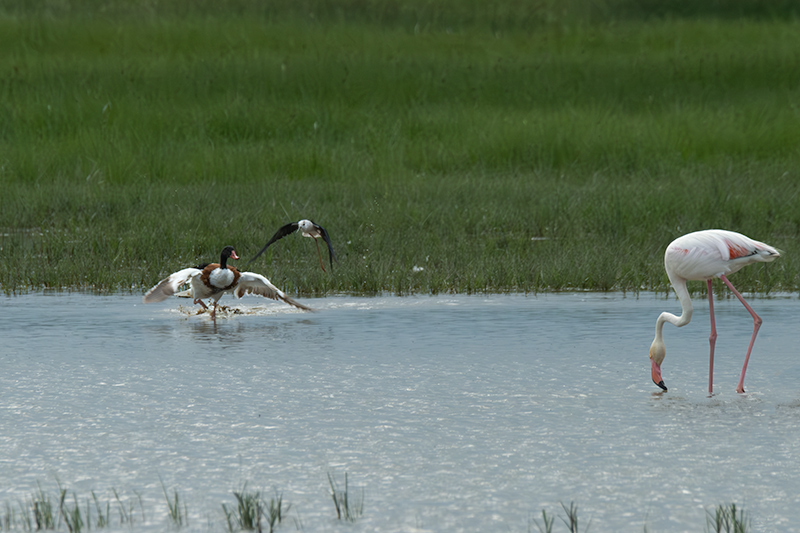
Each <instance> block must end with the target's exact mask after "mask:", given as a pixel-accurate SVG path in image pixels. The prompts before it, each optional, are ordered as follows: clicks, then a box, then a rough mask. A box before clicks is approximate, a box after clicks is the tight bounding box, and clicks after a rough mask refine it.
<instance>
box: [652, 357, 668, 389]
mask: <svg viewBox="0 0 800 533" xmlns="http://www.w3.org/2000/svg"><path fill="white" fill-rule="evenodd" d="M650 372H651V377H652V378H653V383H655V384H656V385H658V386H659V387H661V388H662V389H663V390H667V386H666V385H664V380H663V379H662V378H661V365H659V364H658V363H656V362H655V361H653V360H652V359H651V360H650Z"/></svg>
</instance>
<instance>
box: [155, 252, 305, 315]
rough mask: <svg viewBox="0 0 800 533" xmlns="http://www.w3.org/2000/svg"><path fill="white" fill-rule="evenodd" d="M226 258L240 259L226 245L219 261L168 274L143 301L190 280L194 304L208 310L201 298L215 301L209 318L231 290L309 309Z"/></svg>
mask: <svg viewBox="0 0 800 533" xmlns="http://www.w3.org/2000/svg"><path fill="white" fill-rule="evenodd" d="M229 258H231V259H239V256H237V255H236V250H234V249H233V246H226V247H225V248H223V249H222V253H221V254H220V258H219V263H211V264H205V265H200V268H196V267H189V268H184V269H183V270H179V271H177V272H175V273H173V274H170V275H169V276H168V277H167V278H166V279H163V280H161V282H159V284H158V285H156V286H155V287H153V288H152V289H150V290H149V291H148V292H147V294H145V295H144V298H143V301H144V303H146V304H149V303H154V302H161V301H163V300H166V299H167V298H169V297H170V296H172V295H174V294H175V293H176V292H177V290H178V289H179V288H180V287H181V286H182V285H183V284H185V283H189V284H190V285H191V289H190V290H189V293H190V295H191V297H192V298H193V300H194V303H196V304H200V305H201V306H203V309H208V306H207V305H206V304H205V303H204V302H203V300H204V299H206V298H211V299H213V300H214V309H212V311H211V318H216V313H217V302H218V301H219V299H220V298H221V297H222V295H223V294H226V293H231V294H233V295H234V296H235V297H236V298H241V297H242V296H244V295H245V294H257V295H259V296H265V297H267V298H272V299H273V300H281V301H283V302H286V303H287V304H289V305H293V306H294V307H297V308H298V309H302V310H304V311H311V310H312V309H311V308H310V307H307V306H305V305H303V304H301V303H298V302H296V301H294V300H292V299H291V298H289V297H288V296H286V294H285V293H284V292H283V291H281V290H280V289H278V288H277V287H276V286H275V285H273V284H272V283H271V282H270V281H269V280H268V279H267V278H265V277H264V276H262V275H261V274H256V273H254V272H239V271H238V270H236V268H235V267H232V266H228V259H229Z"/></svg>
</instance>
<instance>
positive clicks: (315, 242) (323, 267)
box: [314, 237, 327, 272]
mask: <svg viewBox="0 0 800 533" xmlns="http://www.w3.org/2000/svg"><path fill="white" fill-rule="evenodd" d="M314 244H316V245H317V255H318V256H319V266H321V267H322V271H323V272H327V271H326V270H325V265H323V264H322V252H320V251H319V242H317V239H316V237H315V238H314Z"/></svg>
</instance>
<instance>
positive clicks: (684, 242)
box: [650, 229, 781, 394]
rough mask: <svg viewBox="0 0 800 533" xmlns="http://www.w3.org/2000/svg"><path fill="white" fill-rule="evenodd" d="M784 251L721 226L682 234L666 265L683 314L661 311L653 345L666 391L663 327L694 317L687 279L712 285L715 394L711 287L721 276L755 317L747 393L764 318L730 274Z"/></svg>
mask: <svg viewBox="0 0 800 533" xmlns="http://www.w3.org/2000/svg"><path fill="white" fill-rule="evenodd" d="M780 255H781V254H780V252H779V251H778V250H776V249H775V248H773V247H772V246H769V245H768V244H764V243H763V242H758V241H754V240H753V239H750V238H749V237H745V236H744V235H742V234H740V233H736V232H733V231H725V230H720V229H709V230H703V231H695V232H694V233H689V234H686V235H684V236H682V237H678V238H677V239H675V240H674V241H672V243H670V245H669V246H667V251H666V252H665V253H664V266H665V267H666V270H667V276H669V281H670V283H672V287H673V288H674V289H675V293H676V294H677V295H678V299H679V300H680V302H681V309H682V312H681V316H675V315H673V314H672V313H666V312H664V313H661V314H660V315H659V317H658V320H656V337H655V339H653V344H652V345H650V363H651V367H652V377H653V383H655V384H656V385H658V386H659V387H661V388H662V389H664V390H667V386H666V385H664V380H663V379H662V378H661V363H662V362H663V361H664V356H665V355H666V352H667V350H666V348H665V346H664V339H663V336H662V330H663V329H664V322H669V323H670V324H674V325H675V326H677V327H681V326H685V325H686V324H688V323H689V321H690V320H691V319H692V300H691V298H690V297H689V291H688V290H687V289H686V281H687V280H705V282H706V283H707V284H708V307H709V312H710V314H711V335H709V337H708V342H709V344H711V354H710V356H709V363H708V393H709V394H711V393H712V389H713V383H714V378H713V374H714V345H715V344H716V341H717V328H716V325H715V324H714V300H713V291H712V289H711V280H712V279H714V278H720V279H721V280H722V281H723V283H725V285H727V286H728V288H729V289H730V290H731V291H733V294H735V295H736V297H737V298H738V299H739V301H740V302H742V305H744V307H745V309H747V311H748V312H749V313H750V315H751V316H752V317H753V336H752V337H751V338H750V345H749V346H748V347H747V355H746V356H745V358H744V366H743V367H742V375H741V377H740V378H739V385H738V386H737V387H736V392H739V393H743V392H744V373H745V372H746V371H747V362H748V361H749V360H750V352H751V351H752V350H753V344H755V342H756V335H757V334H758V329H759V328H760V327H761V318H760V317H759V316H758V315H757V314H756V312H755V311H753V308H752V307H750V305H749V304H748V303H747V302H746V301H745V300H744V298H743V297H742V295H741V294H739V291H737V290H736V289H735V288H734V286H733V285H732V284H731V282H730V281H728V278H727V275H728V274H733V273H734V272H737V271H738V270H740V269H741V268H743V267H745V266H747V265H749V264H752V263H758V262H768V261H772V260H774V259H775V258H776V257H780Z"/></svg>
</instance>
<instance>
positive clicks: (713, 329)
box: [707, 280, 717, 395]
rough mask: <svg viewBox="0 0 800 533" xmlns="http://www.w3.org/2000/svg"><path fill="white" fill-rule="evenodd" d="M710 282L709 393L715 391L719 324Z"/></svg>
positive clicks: (709, 281)
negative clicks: (715, 349) (715, 359)
mask: <svg viewBox="0 0 800 533" xmlns="http://www.w3.org/2000/svg"><path fill="white" fill-rule="evenodd" d="M707 283H708V311H709V314H710V315H711V334H710V335H709V336H708V344H710V345H711V353H710V354H709V356H708V394H709V395H710V394H711V393H712V392H714V346H716V344H717V325H716V322H715V321H714V291H713V290H712V288H711V280H708V281H707Z"/></svg>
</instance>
